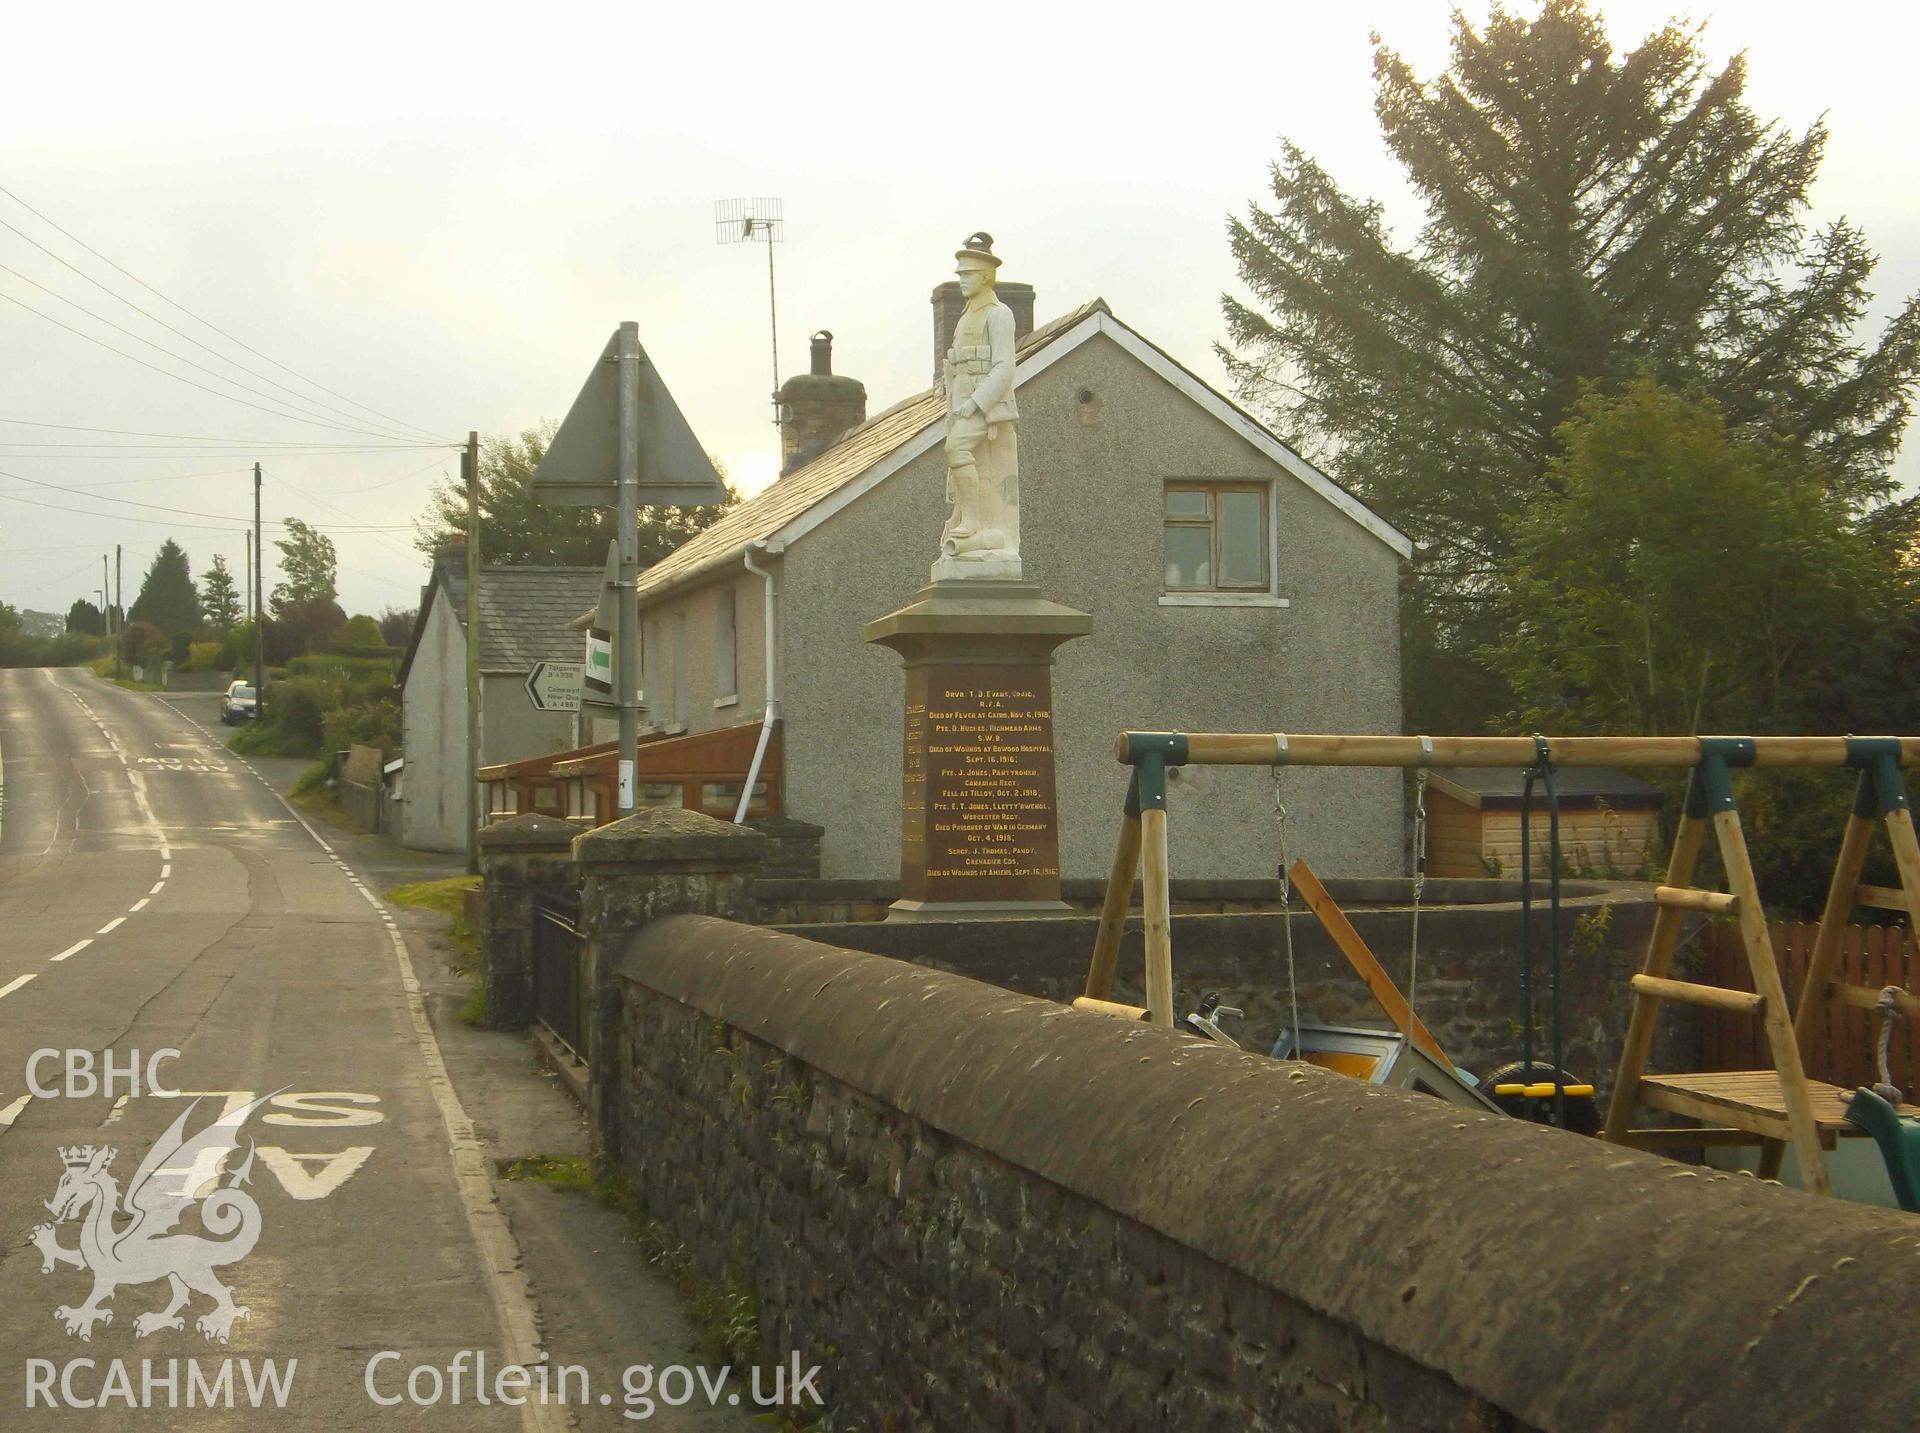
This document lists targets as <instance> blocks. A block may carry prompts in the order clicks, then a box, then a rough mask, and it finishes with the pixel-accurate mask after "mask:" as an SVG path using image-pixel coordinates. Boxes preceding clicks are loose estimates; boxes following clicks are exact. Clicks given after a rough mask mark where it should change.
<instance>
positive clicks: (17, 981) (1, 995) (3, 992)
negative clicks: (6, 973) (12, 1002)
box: [0, 970, 40, 1000]
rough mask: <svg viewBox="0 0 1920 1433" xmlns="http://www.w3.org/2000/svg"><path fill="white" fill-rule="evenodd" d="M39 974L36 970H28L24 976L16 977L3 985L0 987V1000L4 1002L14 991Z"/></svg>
mask: <svg viewBox="0 0 1920 1433" xmlns="http://www.w3.org/2000/svg"><path fill="white" fill-rule="evenodd" d="M39 973H40V972H39V971H37V970H29V971H28V972H27V973H26V974H25V975H20V976H16V977H14V979H12V980H10V981H8V982H7V983H6V984H5V985H0V1000H5V999H6V998H7V997H8V996H9V995H11V994H13V992H14V991H16V990H18V989H19V988H20V987H21V986H23V985H25V984H26V983H27V982H28V981H29V980H31V979H33V977H34V976H36V975H38V974H39Z"/></svg>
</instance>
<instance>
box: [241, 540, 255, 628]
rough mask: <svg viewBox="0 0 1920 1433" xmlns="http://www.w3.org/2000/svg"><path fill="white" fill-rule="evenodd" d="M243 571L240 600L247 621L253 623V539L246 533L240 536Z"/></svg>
mask: <svg viewBox="0 0 1920 1433" xmlns="http://www.w3.org/2000/svg"><path fill="white" fill-rule="evenodd" d="M240 560H241V562H242V564H243V566H242V568H241V570H242V572H243V573H244V574H245V575H244V576H243V577H242V578H241V579H240V600H241V602H242V603H244V604H245V605H246V609H247V621H248V622H249V623H251V622H252V621H253V539H252V538H250V537H249V536H248V535H247V534H246V533H245V532H242V533H241V534H240Z"/></svg>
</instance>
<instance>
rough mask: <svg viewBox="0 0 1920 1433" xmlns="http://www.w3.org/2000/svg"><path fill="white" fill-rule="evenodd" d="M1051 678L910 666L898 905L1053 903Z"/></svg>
mask: <svg viewBox="0 0 1920 1433" xmlns="http://www.w3.org/2000/svg"><path fill="white" fill-rule="evenodd" d="M1052 675H1053V674H1052V669H1051V668H1050V667H1048V666H1046V665H1043V664H1039V663H1019V664H1005V665H1001V664H997V663H975V664H947V663H928V664H926V665H923V666H915V667H911V668H909V669H908V671H907V711H906V718H907V721H906V753H905V767H904V772H903V776H904V782H903V793H904V794H903V806H902V812H901V852H900V856H901V859H900V894H901V896H902V897H903V898H904V899H907V900H916V901H939V902H946V901H962V902H979V901H994V902H998V901H1057V900H1058V899H1059V897H1060V832H1059V826H1058V823H1057V819H1056V815H1055V809H1054V773H1053V700H1052Z"/></svg>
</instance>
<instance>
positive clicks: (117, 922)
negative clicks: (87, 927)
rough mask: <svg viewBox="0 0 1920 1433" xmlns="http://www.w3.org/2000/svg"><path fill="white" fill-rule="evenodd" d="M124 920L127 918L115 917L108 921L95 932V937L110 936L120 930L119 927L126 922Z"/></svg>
mask: <svg viewBox="0 0 1920 1433" xmlns="http://www.w3.org/2000/svg"><path fill="white" fill-rule="evenodd" d="M126 919H127V918H126V917H125V916H115V917H114V918H113V919H112V920H110V921H108V922H107V923H106V924H105V925H103V926H101V927H100V929H99V930H97V931H95V932H94V934H95V935H111V934H112V933H113V932H114V931H115V930H118V929H119V928H120V926H121V925H122V924H123V923H124V922H125V921H126Z"/></svg>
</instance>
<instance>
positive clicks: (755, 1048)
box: [605, 917, 1920, 1433]
mask: <svg viewBox="0 0 1920 1433" xmlns="http://www.w3.org/2000/svg"><path fill="white" fill-rule="evenodd" d="M615 982H616V984H617V987H618V997H619V1012H618V1024H617V1038H616V1039H615V1041H614V1042H613V1044H612V1045H611V1046H610V1047H609V1048H608V1049H607V1050H606V1055H607V1056H608V1057H609V1058H611V1059H612V1060H614V1061H615V1062H617V1066H618V1068H617V1070H615V1071H613V1072H611V1078H612V1079H613V1080H614V1082H615V1084H616V1089H615V1091H614V1099H613V1100H612V1101H611V1102H610V1104H609V1105H608V1106H607V1107H606V1111H605V1113H606V1117H607V1118H609V1119H611V1120H613V1121H614V1122H615V1123H616V1124H617V1127H618V1137H617V1140H615V1141H614V1143H616V1144H617V1145H618V1147H619V1148H620V1149H621V1150H622V1151H624V1153H623V1155H622V1157H621V1163H622V1167H623V1169H624V1171H625V1173H626V1174H627V1175H628V1177H629V1178H630V1180H631V1181H632V1183H633V1185H634V1187H635V1189H636V1190H637V1191H638V1192H639V1194H640V1195H641V1197H642V1198H643V1199H644V1201H645V1202H646V1204H647V1205H648V1207H649V1208H650V1209H651V1210H652V1211H653V1212H654V1214H655V1215H656V1216H657V1217H660V1218H662V1219H664V1220H666V1221H668V1222H669V1223H670V1224H671V1225H672V1227H673V1228H674V1229H675V1230H676V1231H677V1233H678V1234H679V1235H680V1236H681V1237H682V1238H683V1239H685V1240H686V1241H687V1243H688V1245H689V1247H690V1248H691V1249H692V1250H693V1251H694V1253H695V1254H696V1256H697V1257H698V1258H699V1259H700V1261H701V1262H702V1263H703V1264H704V1265H705V1266H706V1267H707V1268H708V1269H709V1270H711V1271H714V1272H718V1271H719V1270H721V1269H724V1268H730V1269H732V1270H733V1271H735V1272H737V1273H739V1274H741V1275H743V1276H745V1277H747V1278H748V1279H750V1280H751V1281H752V1283H753V1285H754V1287H755V1288H756V1290H757V1291H758V1294H759V1300H760V1313H761V1322H762V1329H763V1332H764V1334H765V1336H766V1339H767V1342H768V1345H769V1347H770V1348H772V1349H773V1350H775V1351H783V1350H786V1349H795V1350H798V1351H799V1352H800V1354H801V1357H802V1360H803V1362H818V1363H820V1364H821V1365H822V1366H823V1368H824V1370H825V1372H824V1384H825V1390H826V1393H827V1395H828V1398H829V1402H830V1404H831V1406H832V1407H833V1409H834V1413H835V1418H836V1426H842V1425H844V1426H848V1427H857V1428H888V1427H891V1428H898V1429H907V1428H912V1429H922V1428H926V1429H946V1428H952V1429H967V1430H976V1429H982V1428H1047V1429H1067V1430H1072V1429H1101V1430H1131V1429H1148V1428H1155V1429H1159V1428H1179V1429H1182V1430H1186V1429H1201V1430H1205V1429H1222V1430H1225V1429H1235V1430H1241V1429H1265V1428H1329V1429H1332V1428H1341V1429H1349V1428H1351V1429H1376V1428H1377V1429H1388V1428H1392V1429H1423V1428H1424V1429H1501V1430H1507V1429H1524V1428H1530V1427H1539V1428H1551V1429H1569V1430H1572V1429H1578V1430H1582V1431H1583V1433H1584V1430H1589V1429H1596V1428H1640V1427H1645V1428H1663V1427H1674V1428H1680V1427H1686V1428H1700V1429H1718V1428H1727V1429H1735V1428H1739V1429H1747V1428H1757V1427H1774V1426H1781V1423H1780V1419H1781V1418H1782V1416H1785V1417H1786V1419H1787V1421H1789V1422H1793V1423H1794V1424H1795V1425H1796V1426H1799V1425H1802V1424H1804V1426H1809V1427H1813V1426H1818V1427H1834V1428H1841V1427H1845V1428H1865V1427H1894V1426H1906V1423H1907V1421H1908V1416H1909V1414H1910V1412H1911V1409H1912V1408H1913V1406H1915V1402H1916V1396H1920V1367H1916V1366H1915V1364H1914V1363H1913V1361H1912V1360H1911V1359H1910V1358H1909V1357H1908V1356H1907V1354H1906V1350H1905V1347H1904V1345H1903V1344H1902V1342H1901V1341H1900V1340H1899V1339H1897V1338H1889V1337H1886V1336H1885V1329H1886V1325H1885V1319H1886V1316H1887V1312H1888V1311H1889V1310H1891V1309H1897V1308H1901V1307H1904V1306H1905V1303H1906V1300H1907V1296H1908V1295H1907V1291H1908V1288H1909V1285H1910V1280H1911V1268H1910V1266H1911V1264H1912V1262H1913V1257H1914V1256H1913V1252H1912V1244H1913V1232H1912V1231H1913V1227H1914V1226H1913V1223H1912V1220H1911V1219H1910V1218H1908V1217H1906V1216H1901V1215H1898V1214H1893V1213H1890V1212H1887V1211H1884V1210H1876V1209H1868V1208H1865V1207H1862V1206H1854V1205H1845V1204H1836V1203H1833V1202H1831V1201H1817V1200H1813V1199H1812V1198H1811V1197H1809V1196H1805V1195H1801V1194H1799V1193H1797V1192H1794V1191H1789V1190H1783V1189H1780V1188H1778V1187H1773V1186H1767V1185H1762V1184H1760V1183H1758V1182H1756V1181H1752V1180H1743V1179H1736V1178H1733V1177H1730V1176H1724V1175H1713V1174H1709V1173H1705V1172H1703V1171H1699V1170H1695V1169H1689V1168H1685V1167H1682V1166H1679V1165H1676V1164H1673V1163H1670V1162H1667V1161H1663V1160H1659V1159H1657V1158H1655V1157H1653V1156H1651V1155H1644V1154H1639V1153H1635V1152H1632V1151H1627V1150H1622V1149H1619V1148H1617V1147H1612V1146H1605V1145H1601V1144H1598V1143H1597V1142H1594V1141H1590V1140H1584V1139H1581V1138H1579V1137H1577V1136H1573V1135H1568V1134H1564V1133H1561V1132H1559V1131H1555V1130H1548V1129H1543V1128H1540V1127H1538V1126H1533V1125H1528V1124H1524V1123H1522V1122H1520V1121H1516V1120H1509V1119H1504V1118H1501V1117H1497V1116H1493V1115H1483V1114H1478V1113H1475V1112H1472V1111H1465V1110H1461V1109H1459V1108H1456V1107H1451V1106H1444V1105H1440V1104H1437V1103H1436V1102H1434V1101H1432V1100H1430V1099H1426V1098H1424V1097H1421V1096H1418V1095H1412V1094H1407V1093H1404V1092H1400V1091H1392V1090H1380V1089H1375V1088H1372V1087H1369V1086H1365V1085H1361V1084H1359V1083H1358V1082H1355V1081H1351V1080H1344V1079H1341V1078H1340V1077H1338V1076H1335V1075H1331V1074H1328V1073H1326V1072H1324V1071H1319V1070H1314V1069H1307V1068H1300V1067H1292V1066H1287V1065H1283V1064H1281V1063H1279V1062H1275V1061H1270V1060H1266V1059H1263V1058H1261V1057H1258V1056H1254V1055H1251V1054H1242V1053H1235V1052H1232V1051H1227V1050H1222V1049H1218V1048H1214V1047H1207V1046H1201V1045H1197V1044H1195V1043H1193V1042H1191V1041H1183V1040H1182V1039H1181V1038H1180V1037H1178V1036H1176V1035H1174V1034H1173V1033H1172V1032H1170V1031H1163V1030H1157V1029H1151V1028H1148V1027H1145V1026H1130V1025H1126V1024H1123V1023H1121V1022H1117V1021H1110V1020H1106V1019H1103V1018H1101V1017H1098V1016H1087V1015H1080V1014H1077V1013H1074V1012H1072V1011H1069V1010H1064V1009H1062V1008H1060V1007H1058V1006H1052V1005H1048V1004H1046V1003H1044V1002H1040V1001H1035V1000H1032V999H1028V998H1025V997H1022V996H1018V995H1011V994H1008V993H1007V992H1005V991H1001V990H995V989H992V988H989V987H985V986H982V985H979V984H978V983H976V982H973V981H969V980H965V979H961V978H959V977H955V976H951V975H947V974H944V973H941V972H936V971H930V970H926V969H922V968H918V967H914V966H909V965H905V964H903V963H900V962H896V961H890V960H885V959H877V958H874V957H871V956H865V955H861V954H858V953H853V952H848V951H842V950H835V949H832V948H829V947H826V946H821V945H818V944H815V943H813V942H808V941H801V940H796V939H794V938H793V937H790V936H786V935H782V934H780V933H777V932H771V931H766V930H761V929H755V928H751V927H746V926H739V925H733V924H730V923H727V922H722V921H715V920H711V919H706V918H700V917H680V918H676V919H669V920H663V921H658V922H655V923H653V924H652V925H650V926H648V927H647V928H646V929H644V930H643V931H641V932H640V933H639V934H638V935H637V936H636V937H634V938H633V939H632V940H631V941H630V942H629V944H628V947H627V949H626V952H625V954H624V956H623V957H622V958H621V959H620V961H619V964H618V969H617V972H616V975H615Z"/></svg>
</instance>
